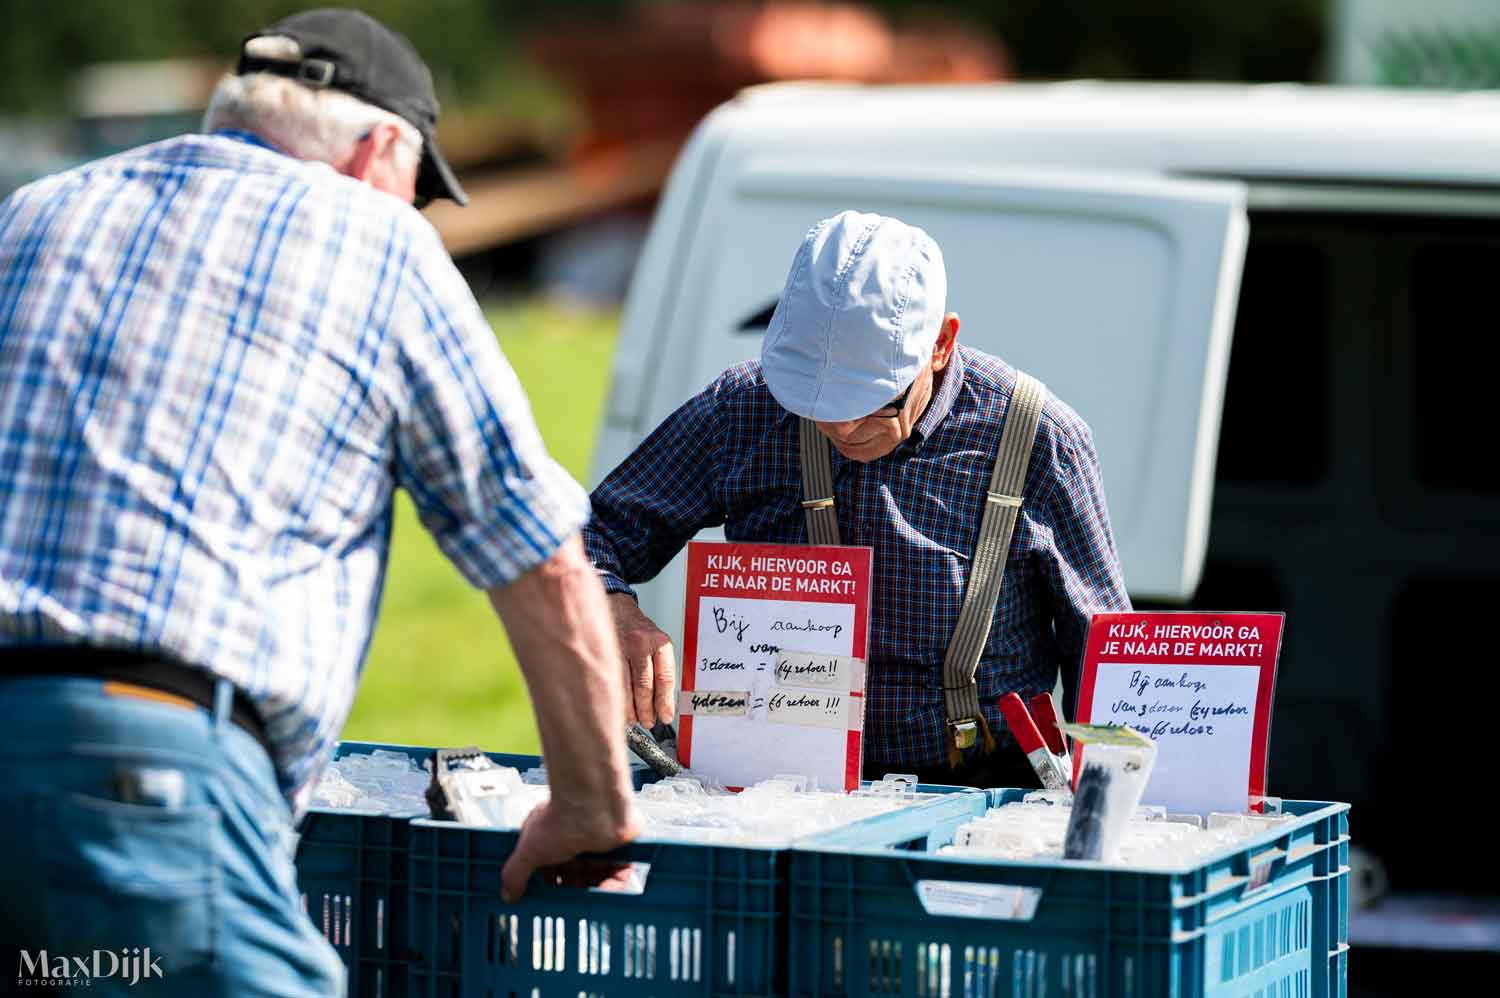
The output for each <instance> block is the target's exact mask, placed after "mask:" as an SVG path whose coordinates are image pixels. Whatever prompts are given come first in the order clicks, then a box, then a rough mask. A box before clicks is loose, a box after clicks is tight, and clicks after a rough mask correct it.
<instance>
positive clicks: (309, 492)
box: [0, 133, 588, 804]
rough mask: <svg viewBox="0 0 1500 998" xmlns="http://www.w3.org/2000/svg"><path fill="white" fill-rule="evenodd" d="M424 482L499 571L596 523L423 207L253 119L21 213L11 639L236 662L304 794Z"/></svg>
mask: <svg viewBox="0 0 1500 998" xmlns="http://www.w3.org/2000/svg"><path fill="white" fill-rule="evenodd" d="M397 485H399V486H401V487H403V488H405V489H407V490H408V492H409V493H410V494H411V496H412V498H413V499H414V500H415V502H416V505H417V508H418V510H419V512H420V514H421V516H422V520H423V522H424V523H425V524H426V526H427V528H428V529H429V530H430V531H431V532H432V534H433V535H434V537H435V538H436V540H437V543H438V544H439V545H440V546H441V548H442V550H443V551H444V552H445V553H446V554H447V555H448V557H449V558H451V559H452V561H453V562H454V564H455V565H457V566H458V568H459V570H460V571H461V572H462V573H463V574H464V576H465V577H466V578H467V579H468V580H469V581H470V582H471V583H473V584H474V585H475V586H480V587H491V586H496V585H501V584H504V583H507V582H510V581H512V580H513V579H515V578H516V577H517V576H519V575H521V574H522V573H524V572H526V571H527V570H528V569H530V568H531V567H533V566H535V565H537V564H538V563H540V562H541V561H544V560H545V559H546V558H547V557H549V556H550V555H551V554H552V553H553V552H554V551H555V550H556V548H557V547H558V545H559V544H560V543H561V542H562V540H563V539H564V538H566V537H568V536H570V535H572V534H573V533H575V532H576V531H577V529H578V527H579V526H580V525H581V524H582V523H583V521H584V519H585V517H586V516H587V509H588V506H587V497H586V496H585V495H584V493H583V491H582V489H580V488H579V487H578V485H577V484H576V483H575V482H574V481H573V480H572V479H571V478H570V477H569V476H568V474H567V473H566V472H565V471H563V470H562V469H561V468H560V467H558V466H557V465H556V464H555V463H554V462H553V461H552V459H551V458H550V457H549V456H548V455H547V453H546V451H545V449H544V448H543V446H542V441H541V439H540V437H539V436H538V434H537V431H536V427H535V424H534V423H533V421H532V417H531V412H530V409H529V407H528V405H527V403H526V400H525V397H524V395H523V394H522V391H521V387H520V385H519V383H518V382H517V380H516V377H515V374H514V373H513V372H512V370H511V368H510V365H509V364H508V363H507V362H506V360H505V357H504V356H503V355H502V354H501V352H500V348H499V346H498V344H497V343H496V341H495V337H494V335H493V333H492V332H491V330H490V328H489V326H488V325H487V324H486V322H485V320H484V317H483V315H482V314H481V312H480V310H479V307H478V305H477V304H476V302H475V301H474V297H473V295H472V293H471V292H470V291H469V288H468V286H467V285H466V284H465V283H464V281H463V279H462V278H461V277H460V276H459V274H458V271H457V270H456V269H455V268H454V266H453V263H452V261H451V259H450V258H449V256H448V254H447V252H446V251H445V250H444V249H443V246H442V243H441V242H440V241H439V239H438V236H437V233H436V232H435V231H434V230H433V228H432V226H431V225H430V224H428V222H427V221H426V220H425V219H424V218H423V217H422V216H421V215H420V214H418V213H417V212H416V211H414V210H412V208H411V207H410V206H409V205H406V204H403V203H401V202H400V201H399V200H398V199H397V198H394V197H392V196H390V195H388V194H384V193H381V192H379V191H376V190H375V189H373V188H372V187H369V186H368V185H365V184H362V183H359V182H357V181H354V180H352V179H350V178H347V177H344V176H340V175H339V174H337V173H336V172H335V171H333V170H332V169H331V168H329V167H327V166H325V165H322V164H318V163H309V162H303V161H300V160H296V159H293V158H290V157H288V156H284V155H282V154H281V153H279V152H276V151H275V150H273V149H271V148H270V147H268V146H265V145H263V144H261V143H260V142H259V140H257V139H255V138H254V137H253V136H250V135H247V134H244V133H219V134H216V135H211V136H204V135H193V136H183V137H180V138H176V139H171V140H168V141H166V142H162V143H158V144H156V145H152V146H147V147H144V148H142V149H137V150H134V151H131V152H127V153H124V154H121V155H119V156H115V157H112V158H109V159H105V160H101V161H99V162H95V163H91V164H88V165H85V166H82V167H79V168H78V169H75V170H71V171H69V172H67V173H63V174H60V175H57V176H54V177H49V178H47V179H44V180H41V181H38V182H37V183H34V184H32V185H30V186H28V187H25V188H23V189H22V190H20V191H18V192H16V193H15V194H14V195H12V196H11V197H10V198H8V199H7V200H6V201H5V202H4V203H3V204H0V655H3V654H4V649H3V646H5V645H11V646H15V645H34V644H53V643H90V644H94V645H100V646H108V647H121V648H127V649H136V650H142V651H147V652H152V653H162V654H167V655H170V656H174V657H176V658H178V659H180V660H182V661H184V662H187V663H191V664H195V665H199V666H202V667H204V668H205V669H207V670H209V671H210V672H212V673H214V674H216V675H218V676H221V677H225V678H228V679H230V680H232V681H233V682H234V683H235V685H236V686H237V687H238V688H239V689H240V690H242V691H244V692H245V693H246V694H247V695H248V696H249V698H250V699H251V700H252V701H253V702H254V703H255V704H256V706H257V707H258V708H259V710H260V713H261V715H262V717H263V719H264V721H265V723H266V727H267V729H268V733H269V735H270V738H271V741H272V744H273V746H274V750H275V751H274V753H273V754H274V756H275V760H274V761H275V763H276V766H277V770H278V775H279V779H280V781H281V784H282V789H283V792H285V793H286V794H287V796H288V798H289V799H291V800H292V801H293V802H294V804H300V803H302V802H303V801H304V800H305V798H304V797H302V795H301V791H303V790H304V789H305V788H306V787H307V786H308V784H309V781H310V780H311V779H312V778H313V777H314V776H315V775H316V774H317V773H318V771H319V770H320V769H321V768H322V765H323V763H324V762H325V761H326V759H327V757H328V756H329V754H330V753H331V751H332V747H333V745H334V743H335V741H336V740H337V738H338V736H339V732H340V730H341V729H342V728H343V725H344V720H345V718H346V717H347V715H348V712H349V706H350V703H351V702H352V700H353V697H354V690H355V686H356V684H357V682H358V679H359V673H360V669H361V668H362V666H363V663H364V658H365V653H366V651H367V648H368V645H369V641H370V633H371V630H372V628H373V626H374V622H375V616H376V611H377V608H378V606H379V602H380V592H381V587H382V584H383V581H384V571H385V563H386V554H387V549H388V541H389V537H390V527H391V508H392V505H391V500H392V490H393V488H394V487H395V486H397Z"/></svg>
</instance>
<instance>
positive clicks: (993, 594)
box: [801, 372, 1047, 766]
mask: <svg viewBox="0 0 1500 998" xmlns="http://www.w3.org/2000/svg"><path fill="white" fill-rule="evenodd" d="M1046 395H1047V389H1046V387H1045V386H1043V384H1042V383H1041V382H1040V381H1038V380H1037V379H1036V378H1033V377H1032V376H1031V375H1029V374H1026V373H1024V372H1017V379H1016V389H1015V392H1014V393H1013V394H1012V395H1011V400H1010V407H1009V408H1008V409H1007V410H1006V413H1005V428H1004V429H1003V430H1002V431H1001V433H1000V449H999V451H998V452H997V453H996V455H995V467H994V470H993V472H991V475H990V487H989V491H988V493H987V495H986V496H985V503H984V514H983V516H982V518H981V519H980V521H979V541H978V543H977V544H976V546H975V550H974V559H973V568H972V569H971V570H970V572H969V582H968V586H967V588H966V589H965V590H964V602H963V608H962V609H961V610H960V611H959V614H958V626H957V627H955V628H954V629H953V637H952V638H951V639H950V640H949V642H948V651H947V654H946V656H945V657H944V659H943V707H944V711H945V713H946V715H947V723H946V725H945V728H946V732H945V734H946V736H947V737H946V740H947V743H948V761H949V762H950V763H952V764H953V765H955V766H956V765H958V763H959V761H960V760H961V758H962V754H961V753H962V750H963V749H966V748H968V747H970V746H971V745H974V744H975V743H976V742H977V741H978V739H979V737H980V734H981V733H982V734H983V738H984V750H985V751H986V752H989V751H991V750H992V749H993V748H994V747H995V740H994V736H992V735H991V734H990V730H989V725H987V724H986V723H985V720H984V714H983V713H982V712H981V711H980V709H979V689H978V687H977V686H976V685H975V683H974V673H975V672H976V671H978V669H979V657H980V655H981V654H983V652H984V644H985V641H986V640H987V639H988V638H989V634H990V624H991V622H992V621H993V619H994V612H995V603H996V602H997V601H998V600H999V598H1000V584H1001V582H1002V581H1003V580H1004V578H1005V561H1006V556H1007V555H1008V554H1009V552H1010V540H1011V535H1012V534H1013V533H1014V532H1015V527H1016V519H1017V517H1018V516H1019V515H1020V512H1021V490H1022V487H1023V486H1024V485H1025V484H1026V470H1027V468H1028V466H1029V465H1030V463H1031V448H1032V445H1033V443H1034V442H1035V441H1036V431H1037V426H1038V425H1039V424H1040V422H1041V418H1042V402H1043V400H1044V399H1045V398H1046ZM801 452H802V497H803V498H802V509H803V513H804V515H805V516H806V517H807V539H808V541H809V542H810V543H813V544H837V543H839V526H838V519H837V517H836V514H835V510H834V501H833V468H832V464H831V462H830V460H829V456H828V442H827V440H826V439H825V438H824V437H823V435H822V434H821V433H820V432H819V431H818V427H817V425H816V424H815V423H813V422H812V420H809V419H803V420H801Z"/></svg>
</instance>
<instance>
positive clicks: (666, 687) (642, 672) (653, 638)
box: [609, 593, 677, 728]
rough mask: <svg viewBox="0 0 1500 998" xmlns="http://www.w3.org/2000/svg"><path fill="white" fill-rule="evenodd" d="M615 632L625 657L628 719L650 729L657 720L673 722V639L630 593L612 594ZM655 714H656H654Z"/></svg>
mask: <svg viewBox="0 0 1500 998" xmlns="http://www.w3.org/2000/svg"><path fill="white" fill-rule="evenodd" d="M609 609H610V613H611V614H612V615H613V616H614V620H615V635H616V637H618V638H619V640H620V652H621V653H622V654H623V655H624V656H625V691H626V696H625V720H626V722H627V723H631V724H633V723H636V722H639V723H640V724H642V725H644V726H645V727H647V728H649V727H651V726H652V724H654V723H655V722H657V721H660V722H661V723H662V724H671V723H672V717H673V709H672V684H673V683H674V682H675V681H676V679H677V657H676V654H675V652H674V651H673V649H672V639H671V638H669V637H667V635H666V634H665V632H663V631H662V629H661V628H660V627H657V626H656V625H655V624H653V623H652V622H651V618H650V617H648V616H646V615H645V614H644V613H642V612H641V608H640V607H639V606H637V605H636V602H635V598H634V597H632V596H630V595H629V594H627V593H613V594H612V595H610V597H609ZM653 714H654V716H653Z"/></svg>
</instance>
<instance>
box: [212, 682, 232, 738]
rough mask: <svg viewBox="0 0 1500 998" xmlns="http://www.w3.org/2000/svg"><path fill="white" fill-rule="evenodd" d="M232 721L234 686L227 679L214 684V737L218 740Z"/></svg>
mask: <svg viewBox="0 0 1500 998" xmlns="http://www.w3.org/2000/svg"><path fill="white" fill-rule="evenodd" d="M233 719H234V684H233V683H231V682H230V681H229V680H227V679H220V680H218V681H217V682H215V683H214V737H215V738H220V737H222V736H223V733H224V732H225V731H227V730H228V729H229V725H230V724H231V723H232V721H233Z"/></svg>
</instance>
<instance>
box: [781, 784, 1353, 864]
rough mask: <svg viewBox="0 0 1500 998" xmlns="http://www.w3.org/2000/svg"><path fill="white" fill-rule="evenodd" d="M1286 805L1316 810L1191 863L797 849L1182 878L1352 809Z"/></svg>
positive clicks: (1339, 841)
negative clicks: (1173, 864)
mask: <svg viewBox="0 0 1500 998" xmlns="http://www.w3.org/2000/svg"><path fill="white" fill-rule="evenodd" d="M1285 804H1300V805H1311V806H1314V807H1316V808H1317V810H1313V811H1309V812H1307V813H1306V814H1299V815H1297V821H1296V823H1295V824H1293V825H1288V826H1286V827H1284V828H1281V829H1271V830H1267V831H1265V832H1261V833H1260V834H1258V835H1255V836H1253V837H1251V838H1248V839H1241V840H1240V841H1239V842H1236V843H1233V844H1230V845H1226V846H1224V847H1223V848H1222V849H1218V850H1216V851H1214V852H1212V853H1209V854H1208V855H1206V856H1204V857H1203V858H1202V859H1200V860H1199V861H1198V862H1196V863H1194V864H1192V865H1191V866H1176V867H1166V866H1123V865H1120V864H1118V863H1101V862H1095V861H1093V860H1082V859H1066V860H1065V859H1057V858H1053V857H1048V858H1044V859H1000V858H994V857H985V856H955V855H941V854H939V853H935V852H931V853H915V852H908V851H904V850H900V849H896V848H893V847H890V846H884V847H878V846H877V847H871V846H820V845H818V844H817V842H816V841H811V842H805V843H804V844H802V845H800V846H797V847H796V848H797V849H798V850H800V851H801V852H813V853H820V854H824V855H830V856H864V857H875V858H885V859H890V858H897V859H915V860H921V861H922V862H924V863H928V862H932V863H944V864H952V865H953V866H954V867H956V868H963V867H987V868H994V867H1019V868H1021V869H1027V870H1050V869H1056V868H1057V867H1065V868H1067V869H1069V870H1096V871H1099V872H1102V873H1130V874H1137V875H1143V876H1163V877H1174V876H1175V877H1181V876H1191V875H1192V874H1195V873H1199V872H1201V871H1202V870H1203V869H1204V868H1206V867H1209V866H1214V865H1216V864H1218V863H1222V862H1223V861H1224V860H1227V859H1233V858H1235V857H1236V856H1239V855H1241V854H1243V853H1246V852H1249V853H1252V854H1253V853H1254V852H1255V851H1256V850H1257V849H1262V848H1264V847H1265V846H1268V845H1270V844H1272V843H1273V842H1274V841H1275V840H1276V839H1279V838H1281V837H1282V836H1283V835H1286V834H1287V833H1288V832H1290V831H1293V830H1295V829H1297V828H1300V827H1304V826H1305V825H1309V824H1312V823H1314V822H1316V821H1323V820H1326V819H1328V818H1332V817H1334V816H1336V815H1338V814H1342V813H1344V812H1346V811H1348V810H1349V805H1348V804H1344V803H1340V802H1337V801H1299V800H1287V801H1284V802H1283V805H1285ZM813 838H814V839H815V838H816V837H815V836H814V837H813ZM1349 839H1350V836H1349V834H1348V833H1347V832H1345V833H1343V834H1342V835H1340V836H1338V837H1337V838H1334V839H1331V840H1329V841H1328V842H1326V843H1319V844H1318V846H1317V848H1318V849H1326V848H1329V847H1332V846H1337V845H1341V844H1342V843H1345V842H1348V841H1349ZM1287 858H1288V860H1290V859H1292V858H1293V857H1287ZM1343 869H1344V870H1347V869H1348V867H1344V868H1343Z"/></svg>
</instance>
